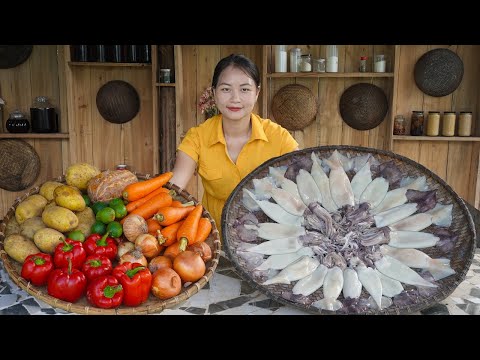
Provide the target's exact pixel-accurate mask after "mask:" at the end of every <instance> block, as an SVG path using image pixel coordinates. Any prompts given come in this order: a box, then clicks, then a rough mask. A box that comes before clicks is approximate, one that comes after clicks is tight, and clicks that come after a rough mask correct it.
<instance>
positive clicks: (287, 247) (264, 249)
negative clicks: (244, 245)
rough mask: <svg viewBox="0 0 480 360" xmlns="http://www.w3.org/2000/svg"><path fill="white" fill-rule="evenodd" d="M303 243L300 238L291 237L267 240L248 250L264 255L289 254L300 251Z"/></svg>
mask: <svg viewBox="0 0 480 360" xmlns="http://www.w3.org/2000/svg"><path fill="white" fill-rule="evenodd" d="M301 247H302V245H301V244H300V241H298V238H296V237H289V238H284V239H278V240H270V241H265V242H263V243H261V244H259V245H255V246H252V247H251V248H248V249H247V251H250V252H255V253H259V254H264V255H275V254H287V253H293V252H296V251H298V250H299V249H300V248H301Z"/></svg>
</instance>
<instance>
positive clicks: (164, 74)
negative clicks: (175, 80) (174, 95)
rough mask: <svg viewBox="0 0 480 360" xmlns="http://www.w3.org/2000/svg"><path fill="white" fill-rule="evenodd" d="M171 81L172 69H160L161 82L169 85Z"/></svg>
mask: <svg viewBox="0 0 480 360" xmlns="http://www.w3.org/2000/svg"><path fill="white" fill-rule="evenodd" d="M170 81H171V80H170V69H160V82H161V83H164V84H169V83H170Z"/></svg>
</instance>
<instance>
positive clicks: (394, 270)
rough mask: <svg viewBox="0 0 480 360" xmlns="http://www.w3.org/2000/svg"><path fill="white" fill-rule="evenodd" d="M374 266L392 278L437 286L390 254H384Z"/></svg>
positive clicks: (408, 282)
mask: <svg viewBox="0 0 480 360" xmlns="http://www.w3.org/2000/svg"><path fill="white" fill-rule="evenodd" d="M375 266H376V267H377V269H378V271H380V272H381V273H382V274H383V275H386V276H388V277H391V278H392V279H395V280H398V281H400V282H402V283H405V284H409V285H418V286H425V287H437V285H435V284H432V283H430V282H428V281H427V280H425V279H423V278H422V277H421V276H420V275H418V274H417V273H416V272H415V271H414V270H412V269H410V268H409V267H408V266H407V265H405V264H403V263H401V262H400V261H398V260H396V259H394V258H392V257H391V256H388V255H384V256H383V258H381V259H380V260H377V261H375ZM360 281H361V279H360ZM362 284H363V283H362ZM364 286H365V285H364Z"/></svg>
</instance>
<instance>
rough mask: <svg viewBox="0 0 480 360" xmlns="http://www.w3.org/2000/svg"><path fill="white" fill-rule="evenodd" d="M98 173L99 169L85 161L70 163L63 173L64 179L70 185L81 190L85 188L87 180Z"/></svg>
mask: <svg viewBox="0 0 480 360" xmlns="http://www.w3.org/2000/svg"><path fill="white" fill-rule="evenodd" d="M98 174H100V170H99V169H98V168H96V167H95V166H93V165H90V164H87V163H78V164H73V165H70V166H69V167H68V168H67V171H66V173H65V181H66V182H67V184H68V185H70V186H75V187H77V188H79V189H80V190H81V191H85V190H87V186H88V182H89V181H90V179H91V178H93V177H94V176H96V175H98Z"/></svg>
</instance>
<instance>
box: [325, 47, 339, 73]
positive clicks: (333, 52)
mask: <svg viewBox="0 0 480 360" xmlns="http://www.w3.org/2000/svg"><path fill="white" fill-rule="evenodd" d="M326 70H327V72H338V48H337V45H327V68H326Z"/></svg>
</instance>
